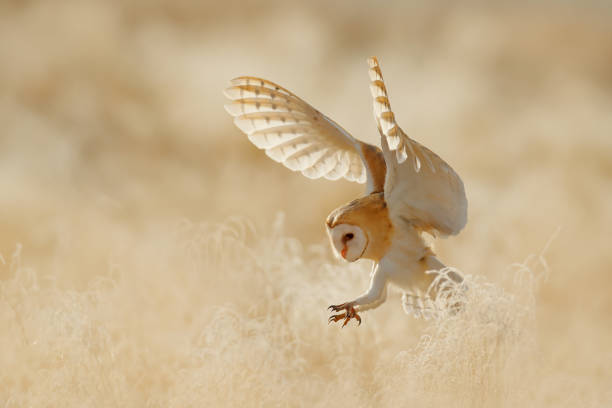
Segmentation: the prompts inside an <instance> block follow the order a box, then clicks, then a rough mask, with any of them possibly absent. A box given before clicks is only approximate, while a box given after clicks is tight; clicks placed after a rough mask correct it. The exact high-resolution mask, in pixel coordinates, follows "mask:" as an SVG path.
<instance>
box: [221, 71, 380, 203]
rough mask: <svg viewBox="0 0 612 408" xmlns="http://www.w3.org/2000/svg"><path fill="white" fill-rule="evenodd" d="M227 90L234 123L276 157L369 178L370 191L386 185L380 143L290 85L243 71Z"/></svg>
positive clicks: (316, 174)
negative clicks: (362, 137) (352, 130)
mask: <svg viewBox="0 0 612 408" xmlns="http://www.w3.org/2000/svg"><path fill="white" fill-rule="evenodd" d="M225 95H226V96H227V97H228V98H229V99H231V102H230V103H229V104H227V105H225V109H226V110H227V111H228V112H229V114H230V115H232V116H234V123H235V124H236V126H238V128H239V129H240V130H242V131H243V132H244V133H246V134H247V136H248V138H249V140H250V141H251V142H252V143H253V144H254V145H255V146H257V147H258V148H260V149H263V150H265V151H266V154H267V155H268V156H269V157H270V158H272V159H273V160H275V161H277V162H279V163H282V164H283V165H285V167H287V168H289V169H291V170H293V171H300V172H302V174H304V175H305V176H306V177H309V178H313V179H314V178H320V177H325V178H326V179H329V180H337V179H339V178H342V177H344V178H345V179H347V180H349V181H355V182H358V183H365V182H366V181H368V191H369V192H372V191H382V187H383V184H384V178H385V168H384V159H383V156H382V153H381V151H380V149H378V148H377V147H375V146H372V145H369V144H367V143H363V142H360V141H359V140H357V139H355V138H354V137H352V136H351V135H350V134H349V133H348V132H347V131H346V130H344V129H343V128H342V127H341V126H340V125H338V124H337V123H336V122H334V121H333V120H331V119H330V118H328V117H327V116H325V115H323V114H322V113H321V112H319V111H318V110H316V109H315V108H313V107H312V106H310V105H309V104H308V103H306V102H304V101H303V100H302V99H300V98H299V97H297V96H296V95H294V94H293V93H291V92H290V91H288V90H286V89H285V88H283V87H281V86H279V85H276V84H275V83H272V82H270V81H267V80H265V79H260V78H254V77H239V78H235V79H233V80H232V81H231V86H230V87H229V88H227V89H226V90H225Z"/></svg>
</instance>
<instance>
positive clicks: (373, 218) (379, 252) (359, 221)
mask: <svg viewBox="0 0 612 408" xmlns="http://www.w3.org/2000/svg"><path fill="white" fill-rule="evenodd" d="M326 224H327V227H328V228H330V229H331V228H334V227H335V226H337V225H340V224H349V225H356V226H358V227H360V228H361V229H363V231H364V232H365V234H366V235H367V236H368V245H367V247H366V248H365V250H364V252H363V255H362V256H361V257H362V258H366V259H372V260H374V261H377V262H378V261H379V260H380V259H381V258H382V257H383V256H384V255H385V254H386V253H387V251H388V250H389V247H390V246H391V240H392V238H393V224H392V223H391V220H390V219H389V211H388V209H387V203H386V202H385V199H384V195H383V193H382V192H381V193H373V194H370V195H367V196H365V197H361V198H358V199H356V200H353V201H351V202H350V203H348V204H346V205H344V206H342V207H340V208H337V209H335V210H334V211H332V212H331V214H329V216H328V217H327V221H326Z"/></svg>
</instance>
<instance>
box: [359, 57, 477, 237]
mask: <svg viewBox="0 0 612 408" xmlns="http://www.w3.org/2000/svg"><path fill="white" fill-rule="evenodd" d="M368 65H369V76H370V91H371V93H372V98H373V100H374V101H373V102H374V118H375V120H376V123H377V125H378V130H379V132H380V134H381V145H382V148H383V149H382V150H383V155H384V158H385V163H386V167H387V173H386V178H385V186H384V192H385V200H386V201H387V204H388V206H389V215H390V217H391V220H392V221H393V222H394V225H398V224H400V225H401V224H403V223H409V224H412V225H415V226H417V227H419V228H421V229H423V230H426V231H429V232H431V233H433V234H434V235H437V234H441V235H456V234H458V233H459V231H461V229H462V228H463V227H464V226H465V224H466V222H467V198H466V196H465V189H464V186H463V182H462V181H461V178H460V177H459V176H458V175H457V173H455V171H454V170H453V169H452V168H451V167H450V166H449V165H448V164H447V163H446V162H445V161H444V160H442V159H441V158H440V157H439V156H438V155H437V154H435V153H434V152H432V151H431V150H429V149H428V148H426V147H425V146H423V145H421V144H420V143H418V142H417V141H415V140H413V139H411V138H410V137H408V135H407V134H406V133H405V132H404V131H403V130H402V129H401V128H400V127H399V125H398V124H397V122H396V121H395V115H394V113H393V111H392V110H391V105H390V103H389V96H388V94H387V88H386V86H385V83H384V80H383V77H382V72H381V70H380V65H379V64H378V60H377V59H376V57H372V58H369V59H368Z"/></svg>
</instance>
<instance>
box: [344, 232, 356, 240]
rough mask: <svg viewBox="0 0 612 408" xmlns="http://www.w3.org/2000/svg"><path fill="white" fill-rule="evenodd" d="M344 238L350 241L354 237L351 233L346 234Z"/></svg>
mask: <svg viewBox="0 0 612 408" xmlns="http://www.w3.org/2000/svg"><path fill="white" fill-rule="evenodd" d="M345 237H346V240H347V241H350V240H351V239H353V237H354V235H353V233H352V232H349V233H348V234H346V235H345Z"/></svg>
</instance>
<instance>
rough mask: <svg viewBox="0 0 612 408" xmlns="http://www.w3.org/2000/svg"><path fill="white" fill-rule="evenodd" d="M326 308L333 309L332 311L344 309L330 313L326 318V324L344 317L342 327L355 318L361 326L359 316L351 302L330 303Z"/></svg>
mask: <svg viewBox="0 0 612 408" xmlns="http://www.w3.org/2000/svg"><path fill="white" fill-rule="evenodd" d="M328 309H329V310H333V311H334V312H339V311H341V310H344V313H340V314H336V315H331V316H330V317H329V319H327V324H330V323H332V322H334V323H335V322H338V321H340V320H342V319H344V322H343V323H342V327H344V326H346V325H347V324H348V322H349V321H350V320H351V319H355V320H357V322H358V326H361V316H359V315H358V314H357V311H356V310H355V308H354V307H353V303H352V302H348V303H343V304H341V305H331V306H330V307H328Z"/></svg>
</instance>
